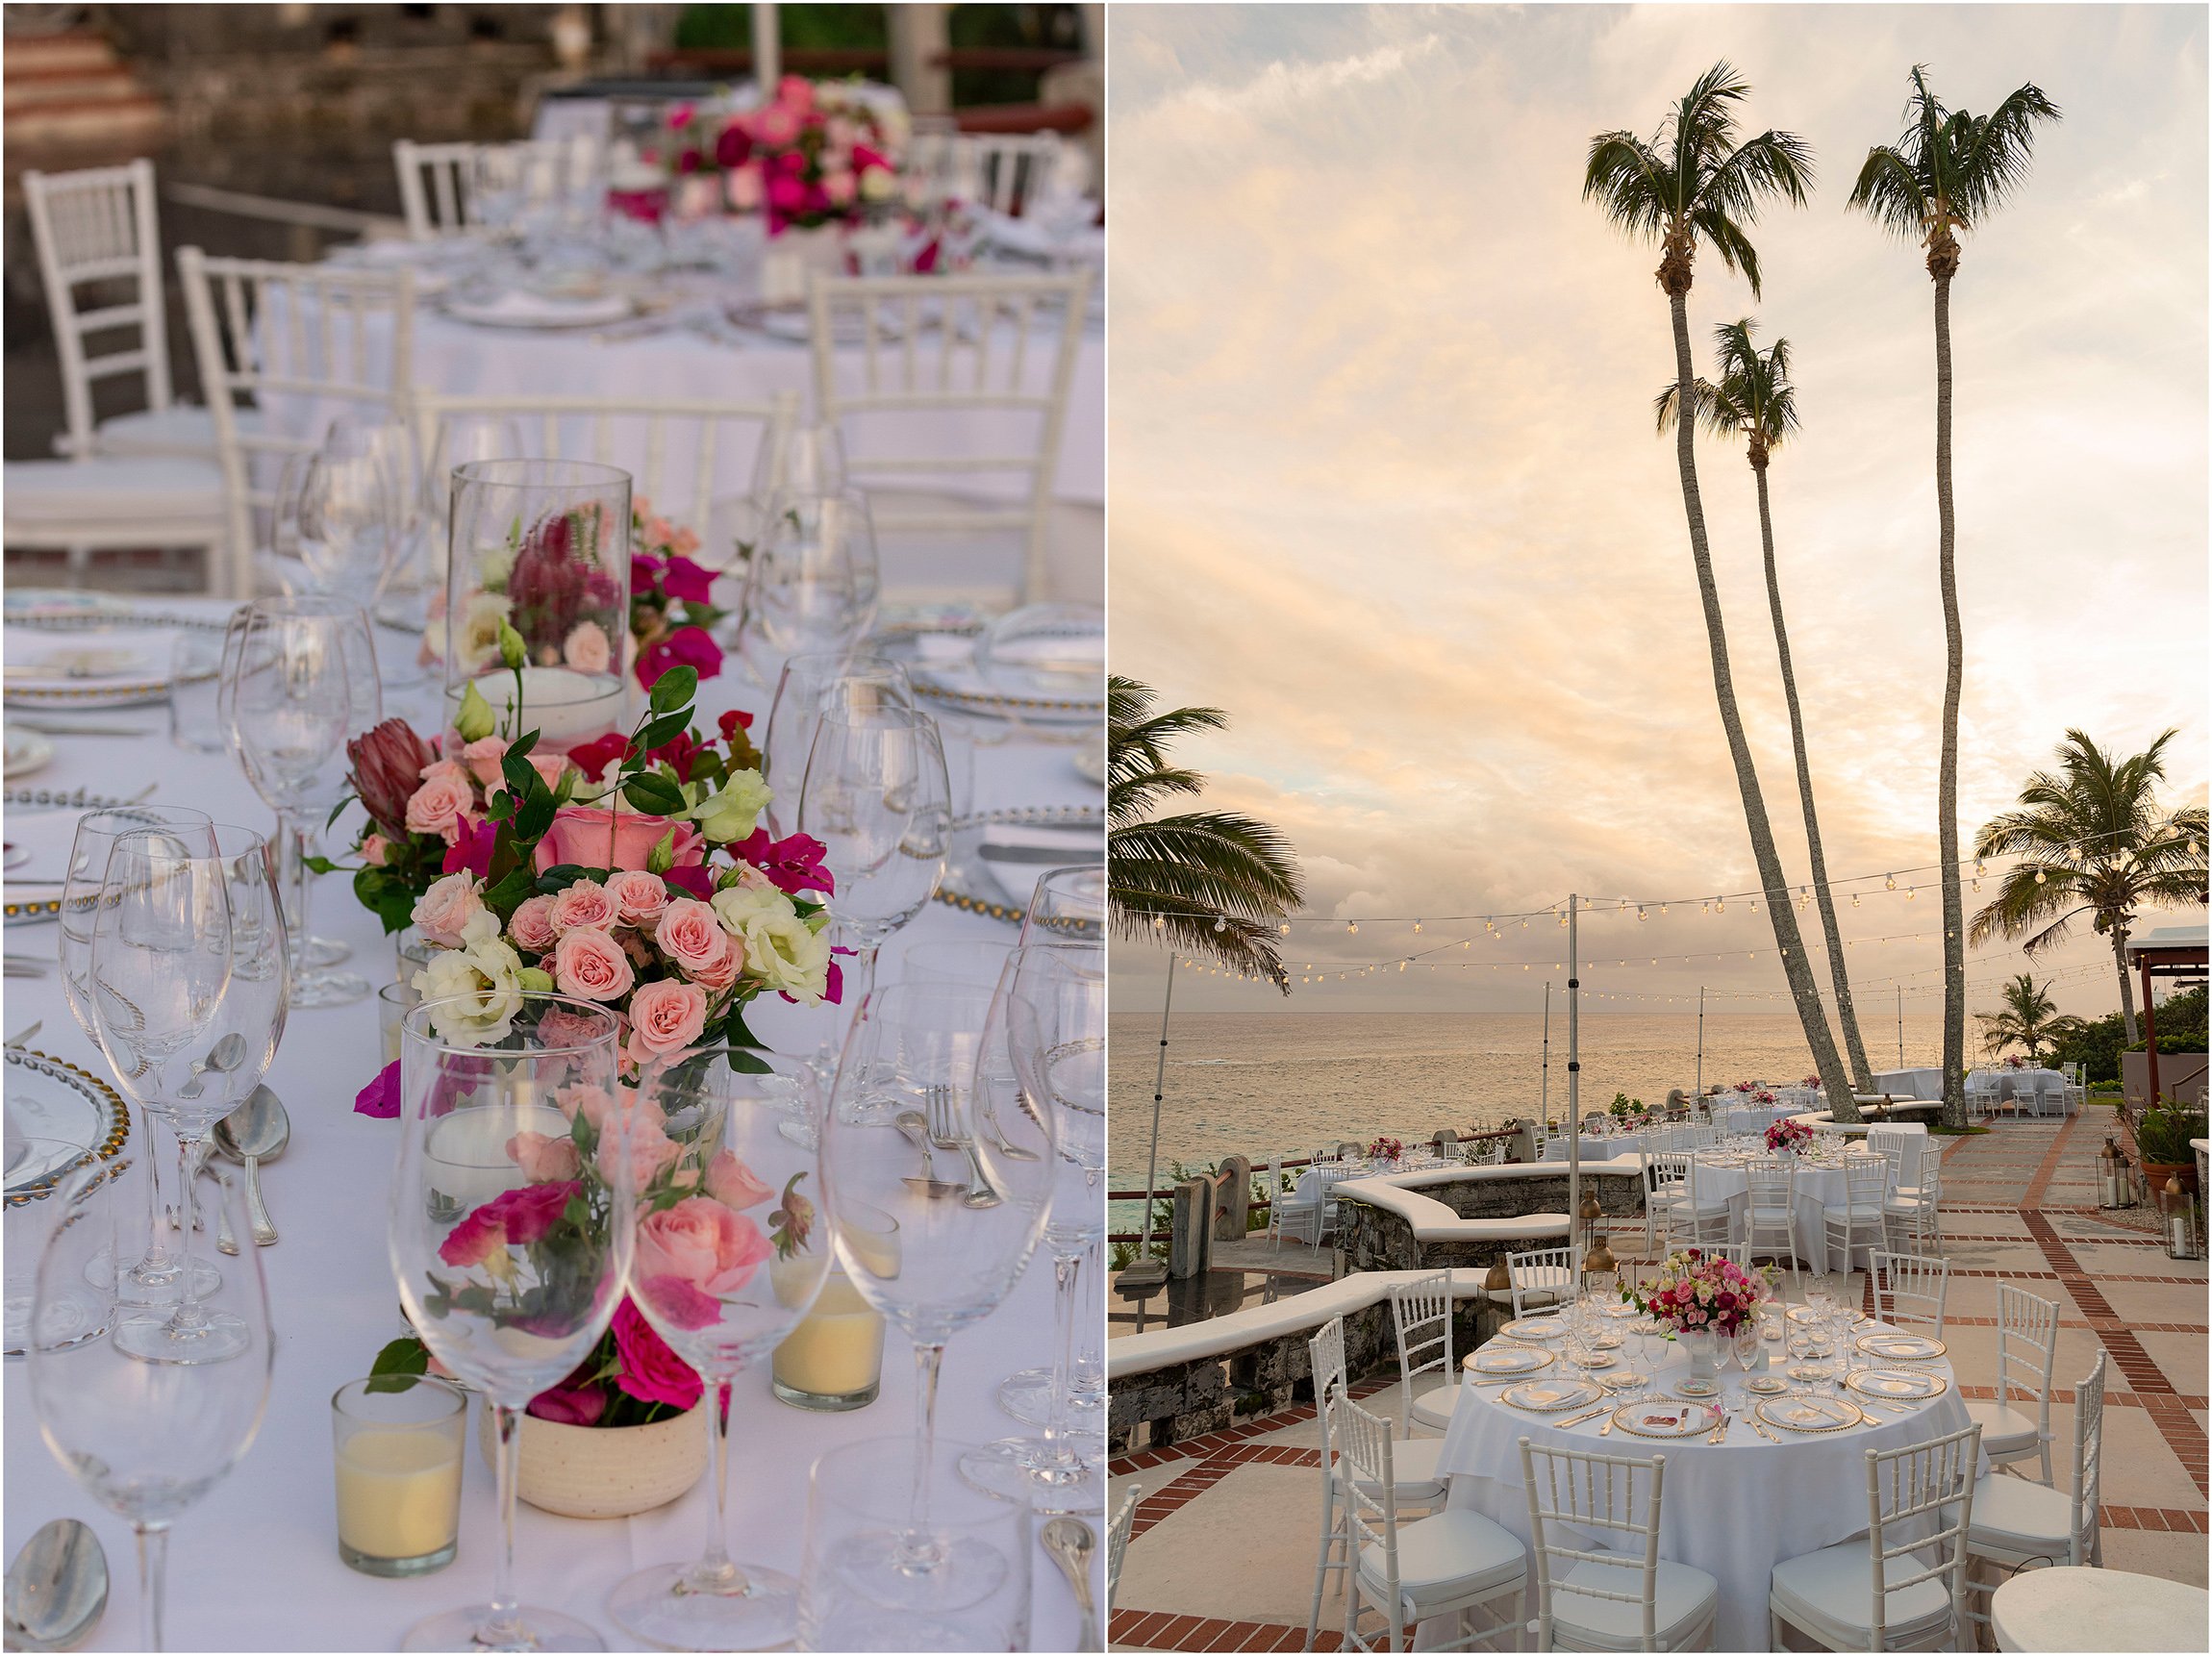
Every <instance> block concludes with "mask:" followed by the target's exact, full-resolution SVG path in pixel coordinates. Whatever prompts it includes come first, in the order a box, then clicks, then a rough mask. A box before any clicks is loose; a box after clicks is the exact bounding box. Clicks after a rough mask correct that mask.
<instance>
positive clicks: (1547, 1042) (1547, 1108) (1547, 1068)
mask: <svg viewBox="0 0 2212 1656" xmlns="http://www.w3.org/2000/svg"><path fill="white" fill-rule="evenodd" d="M1538 1100H1539V1101H1538V1103H1537V1106H1536V1113H1537V1119H1538V1120H1540V1121H1543V1122H1546V1123H1549V1121H1550V1120H1551V984H1550V982H1549V980H1548V979H1547V980H1546V983H1545V985H1544V1090H1543V1091H1542V1092H1541V1093H1539V1094H1538ZM1546 1130H1548V1127H1547V1128H1546Z"/></svg>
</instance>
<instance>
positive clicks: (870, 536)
mask: <svg viewBox="0 0 2212 1656" xmlns="http://www.w3.org/2000/svg"><path fill="white" fill-rule="evenodd" d="M879 584H880V577H879V575H878V572H877V565H876V549H875V526H874V522H873V520H872V518H871V517H870V515H869V512H868V504H867V495H865V494H864V493H862V492H861V491H860V490H859V489H852V488H849V487H848V488H842V489H829V490H824V491H822V492H819V493H808V492H803V491H799V490H786V491H785V492H783V493H781V494H779V495H778V496H777V497H776V501H775V505H774V508H773V509H772V511H771V513H770V514H769V517H768V520H767V524H766V525H765V527H764V528H763V530H762V534H761V541H760V544H759V545H757V546H756V547H754V548H753V555H752V557H751V558H750V559H749V560H748V561H747V562H746V565H745V587H744V595H743V597H742V600H741V603H740V611H741V618H740V620H739V625H738V652H739V654H740V655H741V656H742V658H743V660H744V662H745V665H747V666H748V667H749V668H750V669H751V670H752V673H753V676H754V678H755V680H756V681H758V682H759V683H760V684H761V685H763V686H764V687H765V686H767V685H769V684H771V683H773V682H774V680H775V676H776V674H777V672H778V671H779V669H780V668H781V666H782V665H783V663H784V661H785V660H786V659H787V658H789V657H791V656H794V655H800V654H811V653H815V652H818V651H822V650H841V651H842V650H850V649H852V648H853V647H854V645H856V644H857V643H858V642H859V641H860V640H861V639H862V638H863V637H864V636H865V635H866V634H867V629H868V627H869V626H870V625H871V624H872V623H873V621H874V619H875V607H876V597H877V592H878V589H879Z"/></svg>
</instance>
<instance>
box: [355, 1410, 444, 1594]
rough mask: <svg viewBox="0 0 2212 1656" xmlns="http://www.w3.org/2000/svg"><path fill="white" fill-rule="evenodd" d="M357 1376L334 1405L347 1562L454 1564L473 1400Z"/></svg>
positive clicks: (407, 1566) (417, 1570)
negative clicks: (393, 1387)
mask: <svg viewBox="0 0 2212 1656" xmlns="http://www.w3.org/2000/svg"><path fill="white" fill-rule="evenodd" d="M372 1384H373V1383H372V1382H369V1381H365V1380H356V1381H354V1382H352V1383H351V1384H350V1385H347V1386H345V1387H343V1388H341V1389H340V1390H339V1393H338V1394H337V1395H336V1396H334V1397H333V1398H332V1399H331V1424H332V1433H333V1437H334V1440H335V1443H336V1468H337V1489H338V1551H339V1558H341V1559H343V1560H344V1561H345V1563H346V1564H348V1565H349V1566H351V1567H352V1568H355V1569H358V1570H361V1571H362V1572H363V1573H364V1574H368V1575H423V1574H427V1573H428V1572H430V1571H431V1570H434V1569H441V1568H444V1567H445V1566H446V1565H448V1564H450V1563H452V1562H453V1557H454V1553H455V1551H456V1550H457V1547H458V1544H459V1538H460V1529H461V1451H462V1443H463V1439H464V1436H465V1434H464V1432H463V1429H462V1428H463V1425H464V1423H465V1421H466V1420H467V1418H468V1399H467V1397H466V1395H465V1393H462V1392H461V1390H460V1389H459V1388H458V1387H455V1386H452V1385H450V1384H448V1383H447V1382H445V1381H443V1380H439V1379H435V1378H423V1379H416V1380H414V1381H412V1382H410V1383H408V1384H407V1385H406V1386H405V1388H404V1389H403V1390H399V1391H390V1392H379V1391H373V1390H371V1389H370V1388H371V1386H372Z"/></svg>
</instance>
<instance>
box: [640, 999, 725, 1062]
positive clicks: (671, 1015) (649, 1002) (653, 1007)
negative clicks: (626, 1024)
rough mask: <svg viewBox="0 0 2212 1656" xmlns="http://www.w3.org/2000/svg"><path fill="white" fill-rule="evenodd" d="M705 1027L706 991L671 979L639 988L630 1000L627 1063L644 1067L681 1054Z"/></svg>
mask: <svg viewBox="0 0 2212 1656" xmlns="http://www.w3.org/2000/svg"><path fill="white" fill-rule="evenodd" d="M706 1026H707V991H705V990H703V989H701V988H699V986H698V985H696V984H691V983H679V982H677V981H676V980H675V979H674V978H659V979H656V980H655V981H654V982H652V983H647V984H640V985H639V986H638V992H637V993H636V994H634V995H632V996H631V997H630V1044H629V1056H630V1059H631V1061H632V1062H633V1063H636V1064H640V1065H643V1064H649V1063H651V1062H652V1061H653V1060H654V1059H656V1058H667V1057H670V1056H672V1055H674V1054H676V1053H679V1052H682V1051H683V1050H684V1049H685V1048H686V1047H688V1046H691V1044H692V1043H693V1042H695V1041H697V1040H698V1039H699V1035H700V1032H701V1031H702V1030H704V1029H705V1028H706Z"/></svg>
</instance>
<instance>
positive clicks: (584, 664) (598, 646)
mask: <svg viewBox="0 0 2212 1656" xmlns="http://www.w3.org/2000/svg"><path fill="white" fill-rule="evenodd" d="M614 654H615V652H614V647H613V646H612V645H611V644H609V643H608V641H607V629H606V628H604V627H602V626H600V625H599V623H598V622H597V621H578V622H577V623H576V624H575V626H573V627H571V628H570V629H569V630H568V636H567V637H566V639H563V640H561V659H562V660H563V661H564V662H566V663H567V664H568V665H570V666H571V667H573V668H575V669H576V671H578V672H580V673H603V672H605V671H606V670H607V665H608V663H610V662H611V661H613V660H614Z"/></svg>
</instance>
